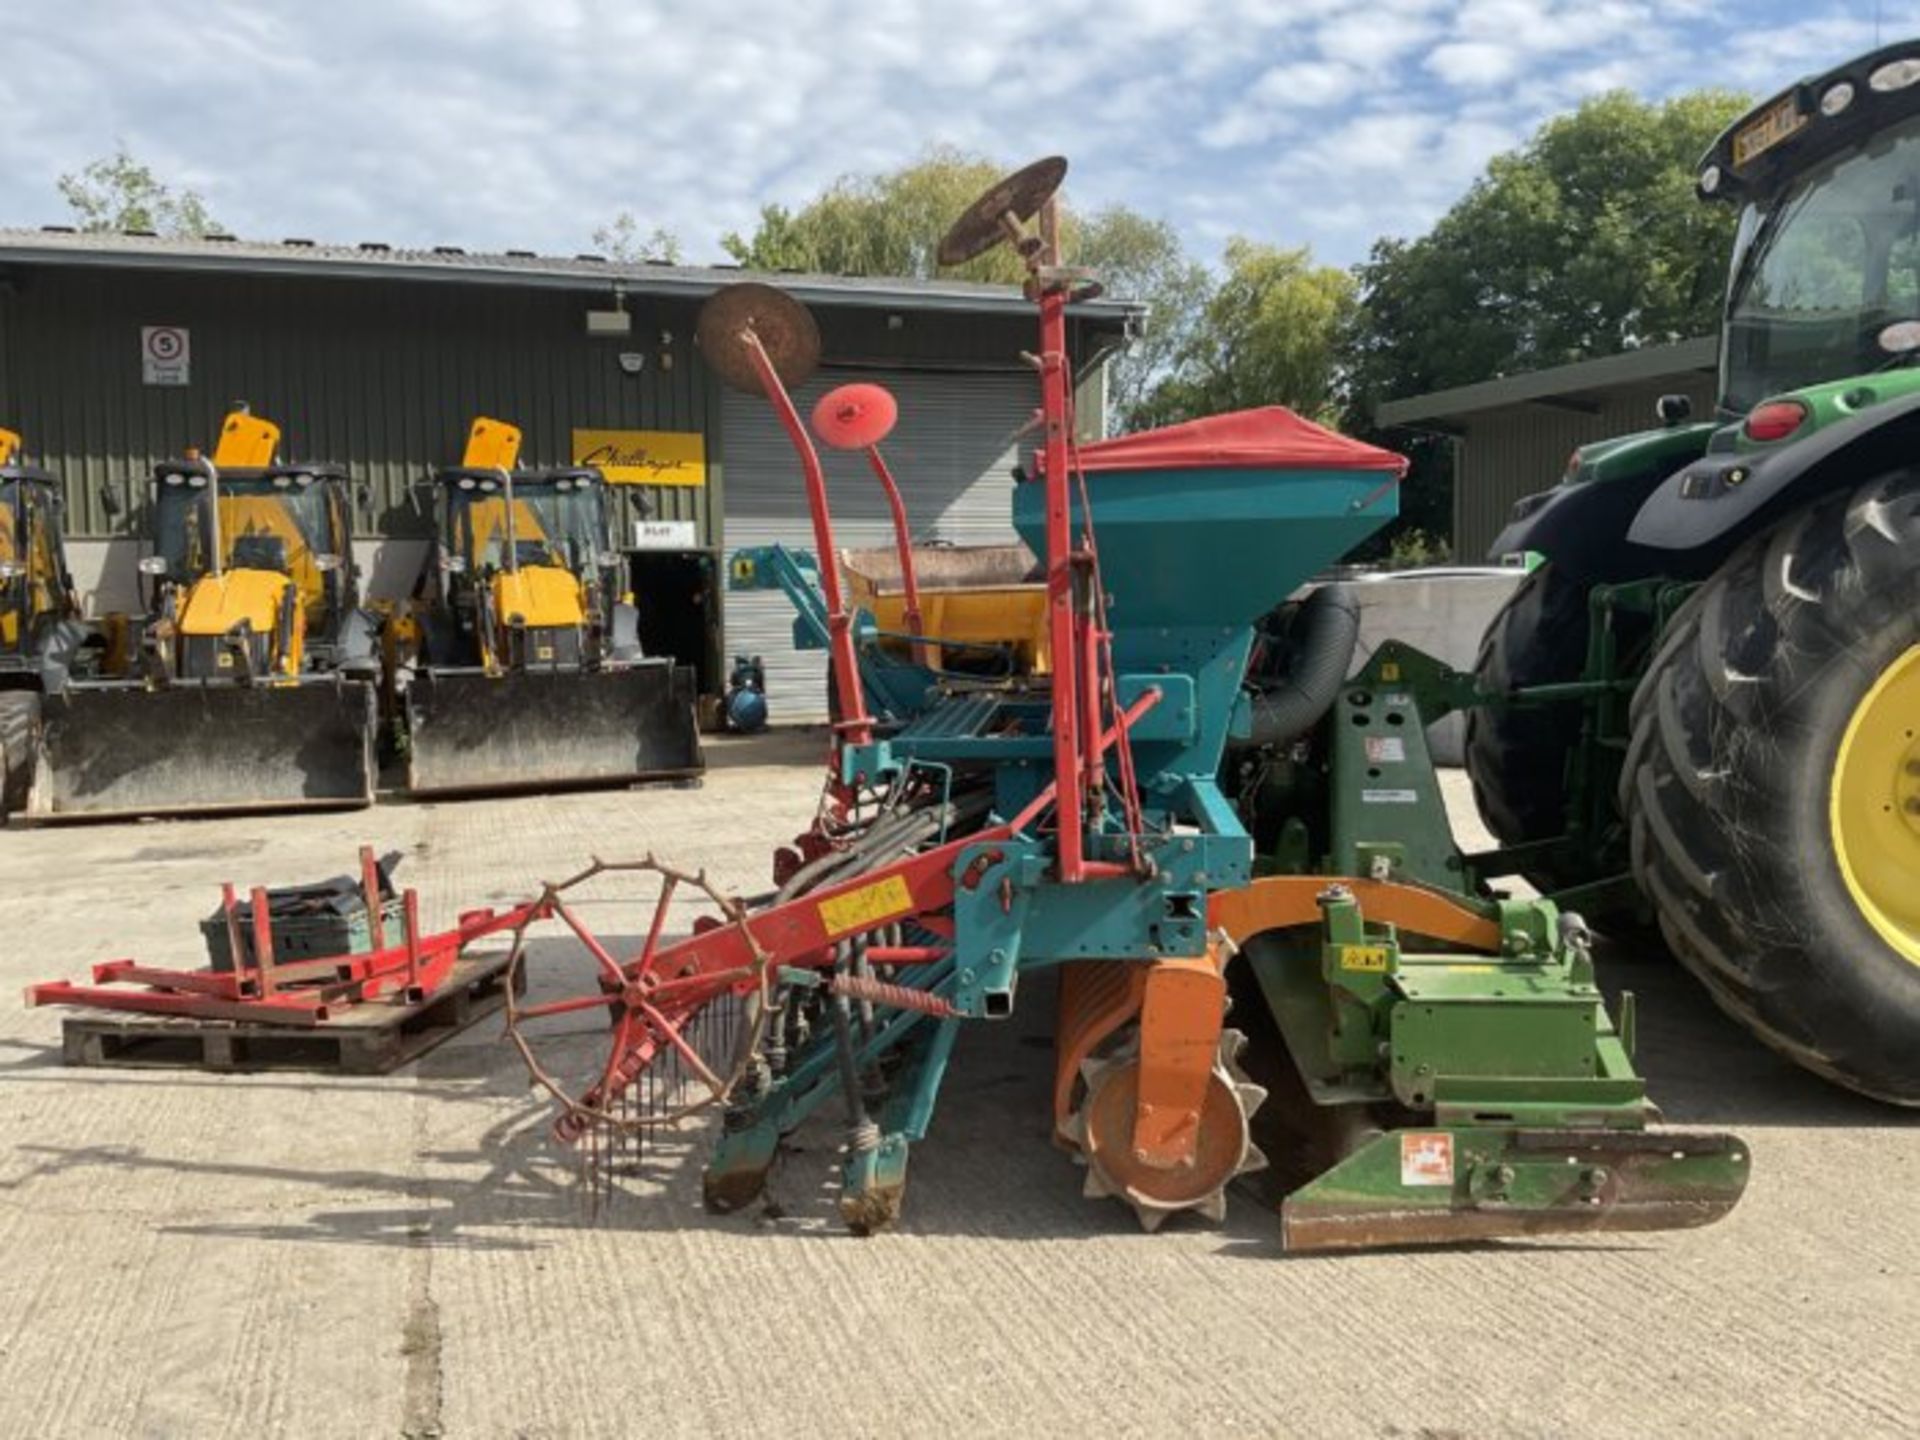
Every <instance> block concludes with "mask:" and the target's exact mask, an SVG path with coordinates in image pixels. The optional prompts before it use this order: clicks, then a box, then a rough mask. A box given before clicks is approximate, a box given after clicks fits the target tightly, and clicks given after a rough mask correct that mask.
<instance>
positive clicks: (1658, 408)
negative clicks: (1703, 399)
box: [1653, 395, 1693, 425]
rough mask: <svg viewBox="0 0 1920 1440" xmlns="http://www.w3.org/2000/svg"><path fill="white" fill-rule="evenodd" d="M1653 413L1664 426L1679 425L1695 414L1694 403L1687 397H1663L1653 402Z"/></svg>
mask: <svg viewBox="0 0 1920 1440" xmlns="http://www.w3.org/2000/svg"><path fill="white" fill-rule="evenodd" d="M1653 413H1654V414H1655V415H1656V416H1658V417H1659V419H1660V423H1661V424H1662V425H1679V424H1682V423H1684V422H1685V421H1686V420H1687V419H1688V418H1689V417H1690V416H1691V415H1692V414H1693V401H1691V400H1689V399H1688V398H1687V397H1686V396H1685V395H1662V396H1661V397H1660V398H1659V399H1658V400H1656V401H1654V402H1653Z"/></svg>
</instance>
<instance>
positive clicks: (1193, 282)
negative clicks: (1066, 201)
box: [1062, 205, 1213, 430]
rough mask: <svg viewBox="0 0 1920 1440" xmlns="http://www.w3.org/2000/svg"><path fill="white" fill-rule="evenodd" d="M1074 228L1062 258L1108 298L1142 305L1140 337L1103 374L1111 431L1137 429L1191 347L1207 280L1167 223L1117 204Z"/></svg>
mask: <svg viewBox="0 0 1920 1440" xmlns="http://www.w3.org/2000/svg"><path fill="white" fill-rule="evenodd" d="M1073 232H1074V233H1073V235H1072V237H1071V238H1072V242H1073V248H1072V249H1071V250H1070V252H1069V255H1068V258H1069V259H1070V260H1071V261H1072V262H1073V263H1074V264H1077V265H1084V266H1086V267H1088V268H1089V269H1091V270H1092V271H1093V272H1094V274H1095V275H1097V276H1098V277H1099V278H1100V282H1101V284H1103V285H1104V286H1106V289H1107V293H1108V294H1109V295H1113V296H1118V297H1120V298H1123V299H1127V300H1138V301H1140V302H1141V303H1143V304H1144V305H1145V306H1146V307H1147V316H1146V321H1145V323H1144V324H1143V325H1142V326H1141V327H1140V332H1139V334H1138V335H1137V336H1136V337H1135V338H1134V340H1133V343H1132V344H1131V345H1129V346H1128V347H1127V349H1126V351H1125V352H1124V353H1123V354H1121V355H1119V356H1116V357H1115V358H1114V360H1113V361H1112V362H1111V365H1110V367H1109V370H1108V374H1107V410H1108V418H1109V420H1110V422H1111V423H1112V425H1113V426H1114V428H1116V429H1126V430H1131V429H1137V428H1139V426H1140V423H1141V421H1142V420H1143V418H1144V416H1145V415H1146V413H1147V404H1148V399H1149V397H1150V396H1151V395H1152V393H1153V391H1154V389H1155V387H1157V386H1158V385H1159V384H1160V383H1161V382H1162V381H1163V380H1164V379H1166V377H1167V376H1169V375H1171V374H1172V373H1173V372H1174V370H1175V368H1176V367H1177V366H1178V364H1179V363H1180V357H1181V356H1182V355H1183V354H1185V353H1186V352H1187V351H1188V350H1189V349H1190V348H1191V347H1192V345H1193V343H1194V338H1195V332H1196V330H1197V328H1198V326H1199V323H1200V317H1201V313H1202V311H1203V310H1204V308H1205V306H1206V303H1207V300H1208V297H1209V296H1211V295H1212V294H1213V277H1212V276H1211V275H1210V274H1209V273H1208V272H1207V267H1206V266H1204V265H1202V264H1200V263H1199V262H1198V261H1197V260H1193V259H1191V258H1190V257H1189V256H1188V255H1187V253H1186V251H1185V250H1184V249H1182V248H1181V245H1180V236H1179V234H1178V232H1176V231H1175V230H1174V228H1173V226H1172V225H1170V224H1169V223H1168V222H1166V221H1165V220H1154V219H1149V218H1148V217H1146V216H1144V215H1142V214H1140V213H1139V212H1138V211H1135V210H1129V209H1127V208H1126V207H1125V206H1123V205H1110V206H1108V207H1106V208H1105V209H1102V210H1096V211H1094V212H1093V213H1092V214H1091V215H1088V216H1087V217H1086V218H1085V219H1084V220H1080V221H1078V222H1077V223H1076V224H1075V225H1074V227H1073ZM1062 243H1063V244H1064V243H1066V242H1065V240H1064V239H1063V242H1062Z"/></svg>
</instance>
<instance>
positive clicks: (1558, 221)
mask: <svg viewBox="0 0 1920 1440" xmlns="http://www.w3.org/2000/svg"><path fill="white" fill-rule="evenodd" d="M1746 104H1747V101H1746V100H1745V99H1744V98H1743V97H1741V96H1738V95H1733V94H1728V93H1726V92H1724V91H1716V90H1703V91H1699V92H1697V93H1695V94H1691V95H1686V96H1682V97H1680V98H1678V99H1675V100H1669V101H1667V102H1665V103H1663V104H1649V103H1648V102H1646V101H1643V100H1639V99H1637V98H1635V97H1634V96H1633V95H1630V94H1627V93H1625V92H1614V93H1611V94H1607V95H1602V96H1599V97H1597V98H1595V99H1592V100H1589V101H1587V102H1586V103H1585V104H1583V105H1581V106H1580V108H1579V109H1577V110H1575V111H1574V112H1573V113H1571V114H1569V115H1564V116H1562V117H1560V118H1559V119H1556V120H1552V121H1549V122H1548V123H1547V124H1546V125H1544V126H1542V127H1541V129H1540V130H1539V131H1537V132H1536V133H1535V134H1534V136H1533V138H1532V139H1531V140H1529V141H1528V142H1527V144H1526V145H1525V146H1523V147H1522V148H1520V149H1519V150H1516V151H1513V152H1511V153H1509V154H1506V155H1501V156H1497V157H1496V158H1495V159H1494V160H1493V161H1492V162H1491V163H1490V164H1489V165H1488V167H1487V173H1486V174H1485V175H1484V176H1483V177H1482V178H1481V179H1479V180H1478V181H1476V182H1475V183H1474V185H1473V187H1472V188H1471V189H1470V190H1468V192H1467V193H1466V195H1464V196H1463V197H1462V198H1461V199H1460V200H1459V202H1458V203H1456V204H1455V205H1454V206H1453V208H1452V209H1450V210H1449V211H1448V212H1447V213H1446V214H1445V215H1443V216H1442V217H1441V218H1440V220H1439V222H1438V223H1437V224H1435V225H1434V227H1433V229H1432V230H1431V231H1429V232H1428V233H1427V234H1426V235H1424V236H1422V237H1420V238H1419V239H1417V240H1394V239H1388V240H1382V241H1380V242H1379V243H1378V244H1376V245H1375V246H1374V248H1373V253H1372V255H1371V257H1370V258H1369V259H1368V260H1367V261H1366V263H1364V264H1363V265H1361V266H1360V269H1359V278H1360V288H1361V304H1360V307H1359V309H1358V310H1357V312H1356V313H1355V317H1354V325H1353V328H1352V330H1351V331H1350V333H1349V336H1348V339H1347V342H1346V345H1345V346H1344V350H1345V361H1346V369H1347V371H1348V379H1349V386H1350V390H1351V396H1352V400H1353V402H1354V405H1355V407H1356V409H1357V410H1358V411H1359V413H1360V414H1361V415H1366V414H1370V413H1371V411H1372V408H1373V406H1374V405H1376V404H1377V403H1379V402H1380V401H1382V400H1388V399H1393V398H1396V397H1403V396H1407V395H1416V394H1420V393H1422V392H1424V391H1428V390H1435V389H1444V388H1447V387H1450V386H1455V385H1469V384H1473V383H1476V382H1478V381H1482V380H1491V379H1494V378H1497V377H1499V376H1502V375H1509V374H1513V373H1516V372H1518V371H1524V370H1534V369H1541V368H1544V367H1546V366H1551V365H1559V364H1565V363H1567V362H1570V361H1574V360H1582V359H1588V358H1591V357H1594V356H1599V355H1611V354H1616V353H1618V352H1620V351H1622V350H1631V349H1634V348H1636V347H1638V346H1641V345H1655V344H1660V343H1663V342H1665V341H1670V340H1680V339H1685V338H1688V337H1690V336H1694V335H1700V334H1705V333H1707V332H1710V331H1711V330H1712V329H1713V328H1714V326H1715V322H1716V319H1717V314H1718V305H1719V295H1720V286H1721V282H1722V279H1723V277H1724V274H1725V269H1726V257H1727V252H1728V248H1729V245H1730V243H1731V238H1732V233H1733V223H1734V213H1733V211H1732V210H1731V209H1730V208H1729V207H1727V206H1724V205H1705V204H1702V203H1701V202H1700V201H1699V200H1697V199H1696V198H1695V196H1694V189H1693V184H1694V171H1695V167H1696V166H1697V165H1698V163H1699V160H1700V156H1701V155H1702V154H1703V153H1704V152H1705V151H1706V148H1707V146H1708V145H1709V144H1711V143H1712V141H1713V139H1714V137H1715V136H1716V135H1718V134H1719V133H1720V131H1721V130H1723V129H1724V128H1725V127H1726V126H1727V125H1728V124H1729V123H1731V122H1732V121H1733V120H1734V119H1736V118H1737V117H1738V116H1739V115H1740V113H1741V112H1742V111H1743V109H1744V108H1745V107H1746Z"/></svg>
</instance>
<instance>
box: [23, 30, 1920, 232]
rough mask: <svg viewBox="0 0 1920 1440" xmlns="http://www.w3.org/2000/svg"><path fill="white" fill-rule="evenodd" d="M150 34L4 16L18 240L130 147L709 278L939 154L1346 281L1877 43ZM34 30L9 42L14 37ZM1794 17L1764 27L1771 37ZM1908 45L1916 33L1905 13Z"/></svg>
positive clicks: (302, 225) (230, 199)
mask: <svg viewBox="0 0 1920 1440" xmlns="http://www.w3.org/2000/svg"><path fill="white" fill-rule="evenodd" d="M1788 5H1789V0H1740V4H1739V5H1738V6H1736V4H1735V0H1579V3H1569V0H1365V3H1356V0H1208V3H1207V4H1205V5H1199V6H1197V5H1194V4H1193V3H1192V0H1054V3H1052V4H1050V5H1048V6H1045V7H1036V6H1013V5H1008V4H1006V3H1004V0H993V3H951V0H950V3H945V4H942V3H937V0H920V3H897V4H893V5H889V6H886V7H876V6H872V5H870V4H867V3H863V0H729V3H727V4H724V5H715V4H706V5H702V4H699V3H696V0H543V3H542V4H541V5H540V6H538V7H535V6H529V5H526V4H524V3H520V0H327V3H326V4H324V5H316V4H313V3H312V0H199V3H198V4H197V5H196V6H195V7H192V8H191V9H183V8H182V7H171V6H168V7H163V6H154V5H151V4H150V3H145V0H91V3H89V4H87V5H85V6H78V7H76V6H68V7H63V8H56V7H54V6H52V5H49V4H39V5H32V4H30V5H28V6H26V7H24V8H25V9H26V10H27V13H26V14H24V15H16V14H11V13H10V15H9V32H8V58H9V82H8V84H9V90H8V98H7V116H8V123H7V125H6V126H4V127H0V223H6V224H39V223H44V222H49V221H58V220H61V219H63V218H64V215H63V207H62V205H61V203H60V201H59V198H58V196H57V194H56V193H55V190H54V180H55V178H56V177H57V176H58V175H59V174H60V173H62V172H63V171H70V170H73V169H76V168H78V167H79V166H81V165H83V164H85V163H86V162H87V161H88V160H90V159H93V158H95V157H97V156H99V155H102V154H104V153H106V152H108V151H109V150H110V149H111V148H112V147H113V145H114V143H115V141H116V140H117V139H120V138H124V139H125V140H126V141H127V142H128V143H129V144H130V145H131V146H132V148H133V150H134V151H135V153H136V154H138V155H139V156H140V157H141V158H143V159H145V160H146V161H147V162H148V163H149V164H151V165H152V166H153V167H154V168H155V170H156V171H158V172H159V173H161V174H162V175H163V176H165V177H166V178H169V179H171V180H174V181H176V182H178V183H183V184H186V185H190V186H193V187H194V188H197V189H199V190H201V191H202V192H203V193H204V194H205V195H206V197H207V200H208V202H209V204H210V206H211V208H212V209H213V212H214V213H215V214H216V215H217V216H219V217H220V219H221V220H223V221H224V222H226V223H227V224H228V225H229V226H231V227H232V228H234V229H235V230H236V231H238V232H239V233H241V234H243V235H249V236H259V237H265V238H273V237H279V236H286V235H303V236H310V237H313V238H316V239H337V240H347V241H355V240H376V239H377V240H386V241H389V242H392V243H395V244H433V243H451V244H460V245H465V246H467V247H468V248H469V249H482V248H507V247H518V248H535V249H541V250H548V251H554V252H558V253H571V252H573V251H575V250H580V249H584V248H586V246H587V244H588V236H589V235H590V234H591V232H592V230H593V229H594V227H595V226H596V225H598V224H601V223H603V222H604V221H606V220H607V219H609V218H610V217H611V216H612V215H613V214H614V212H616V211H618V210H620V209H623V208H624V209H631V210H633V211H634V212H635V213H636V214H637V215H638V217H639V218H640V219H641V221H642V222H643V223H644V224H646V225H653V224H663V225H666V226H668V227H669V228H671V229H673V230H675V231H677V232H678V233H679V234H680V236H681V237H682V239H683V240H684V241H685V243H686V247H687V250H688V253H689V254H690V255H691V256H692V257H694V258H698V259H711V258H715V257H716V256H717V255H718V245H717V241H718V237H719V236H720V234H721V233H722V232H724V231H726V230H728V229H735V228H745V227H750V226H751V225H752V223H753V220H754V217H755V215H756V213H757V211H758V208H759V206H760V205H762V204H763V203H766V202H769V201H778V202H781V203H785V204H789V205H796V204H802V203H804V202H805V201H806V200H807V199H808V198H810V197H811V196H812V195H814V194H816V193H818V191H819V190H820V189H821V188H822V187H823V186H825V185H826V184H828V183H830V182H831V181H832V180H833V179H834V178H835V177H837V176H839V175H841V174H844V173H848V172H859V171H871V170H875V169H882V168H887V167H891V166H894V165H899V164H902V163H905V162H907V161H909V160H911V159H912V158H913V157H914V156H916V155H917V154H918V153H920V151H922V150H923V149H924V148H925V147H926V146H928V145H929V144H933V143H940V142H947V143H953V144H958V145H961V146H964V147H968V148H972V149H976V150H981V151H984V152H987V153H989V154H992V155H994V156H996V157H997V158H999V159H1001V160H1003V161H1006V162H1007V163H1015V162H1018V161H1021V160H1025V159H1027V158H1030V157H1031V156H1033V155H1035V154H1040V153H1044V152H1046V151H1048V150H1054V149H1058V150H1061V151H1063V152H1065V153H1067V154H1068V155H1070V156H1071V157H1072V160H1073V163H1074V170H1073V174H1072V176H1071V178H1070V182H1069V184H1070V187H1071V190H1072V193H1073V195H1074V197H1075V199H1076V200H1077V201H1079V202H1081V203H1085V204H1091V205H1098V204H1105V203H1113V202H1122V203H1126V204H1130V205H1133V206H1135V207H1137V208H1139V209H1142V210H1145V211H1147V212H1149V213H1157V214H1166V215H1168V216H1169V217H1170V218H1172V219H1174V220H1175V221H1176V223H1178V224H1180V225H1182V226H1183V227H1184V228H1185V230H1186V233H1188V234H1189V236H1190V237H1192V238H1193V240H1194V242H1195V244H1196V246H1198V247H1200V248H1202V249H1203V250H1206V251H1211V250H1212V249H1213V248H1214V247H1215V246H1216V245H1217V243H1218V241H1219V239H1220V238H1221V237H1224V236H1225V235H1227V234H1231V233H1234V232H1240V233H1245V234H1249V235H1253V236H1255V237H1258V238H1262V239H1269V240H1273V241H1275V242H1277V243H1288V244H1297V243H1301V242H1302V241H1309V240H1310V241H1312V242H1313V243H1314V244H1315V245H1316V246H1317V247H1318V248H1319V250H1320V252H1321V253H1322V254H1323V255H1324V256H1326V257H1328V258H1331V259H1334V260H1338V261H1346V260H1351V259H1356V258H1358V257H1359V256H1360V255H1362V254H1364V253H1365V250H1366V248H1367V246H1368V244H1369V243H1370V242H1371V240H1372V239H1373V238H1374V237H1375V236H1377V235H1379V234H1382V233H1400V234H1404V233H1409V232H1410V231H1414V230H1417V229H1418V228H1420V227H1421V226H1422V225H1424V224H1425V223H1426V222H1427V221H1429V220H1430V219H1431V218H1432V216H1433V215H1434V214H1437V213H1438V212H1439V210H1441V209H1443V208H1444V207H1445V206H1446V204H1448V203H1450V201H1451V200H1452V199H1453V198H1455V197H1456V196H1457V195H1458V194H1459V192H1460V191H1461V190H1462V189H1463V188H1464V187H1465V186H1466V185H1467V184H1468V183H1470V181H1471V180H1472V178H1473V176H1474V175H1475V174H1477V173H1478V171H1479V168H1480V167H1481V166H1483V165H1484V164H1485V161H1486V159H1487V158H1488V156H1490V155H1491V154H1494V153H1497V151H1498V150H1499V149H1502V148H1506V147H1508V146H1511V145H1512V144H1515V143H1518V142H1519V141H1520V140H1521V139H1523V138H1524V136H1525V135H1526V134H1527V133H1528V132H1529V131H1530V130H1531V129H1532V128H1533V127H1534V126H1536V125H1537V124H1539V123H1540V121H1541V120H1543V119H1545V118H1546V117H1547V116H1549V115H1551V114H1553V113H1555V112H1557V111H1558V110H1561V109H1564V108H1566V107H1567V106H1568V105H1570V104H1571V103H1574V102H1575V101H1577V100H1578V99H1579V98H1580V97H1581V96H1583V95H1585V94H1588V93H1592V92H1593V91H1594V90H1596V89H1601V88H1606V87H1608V86H1610V85H1614V84H1619V83H1626V84H1629V85H1631V86H1632V87H1633V88H1635V89H1638V90H1640V91H1642V92H1643V93H1647V94H1651V95H1664V94H1669V93H1673V92H1674V91H1676V90H1679V89H1683V88H1688V87H1690V86H1693V85H1697V84H1701V83H1707V82H1715V83H1729V84H1736V85H1743V86H1747V87H1749V88H1754V89H1767V88H1771V87H1774V86H1777V85H1779V84H1781V83H1784V82H1785V81H1786V80H1789V79H1791V78H1793V76H1794V75H1795V74H1796V73H1798V72H1800V71H1802V70H1805V69H1809V68H1814V67H1815V66H1817V65H1819V64H1823V63H1830V62H1831V61H1835V60H1838V59H1840V58H1843V56H1844V54H1845V53H1846V52H1847V51H1848V50H1851V49H1854V48H1858V47H1859V46H1861V45H1863V44H1866V43H1870V40H1871V35H1870V33H1868V32H1869V31H1870V22H1868V21H1866V20H1863V19H1862V18H1861V15H1860V10H1859V7H1858V6H1854V5H1845V4H1841V3H1839V0H1832V3H1831V4H1830V5H1828V6H1826V7H1825V8H1822V5H1821V3H1820V0H1798V3H1797V4H1795V6H1794V8H1792V9H1789V8H1788ZM15 8H22V7H15ZM1770 8H1771V9H1777V10H1778V11H1779V12H1780V13H1778V14H1770V13H1767V12H1768V10H1769V9H1770ZM1886 8H1887V12H1888V13H1887V17H1886V22H1885V23H1886V30H1887V33H1888V34H1889V35H1890V36H1891V35H1895V34H1901V33H1914V32H1915V30H1916V28H1920V3H1902V4H1894V3H1892V0H1889V3H1888V4H1887V7H1886Z"/></svg>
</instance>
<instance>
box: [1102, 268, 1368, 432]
mask: <svg viewBox="0 0 1920 1440" xmlns="http://www.w3.org/2000/svg"><path fill="white" fill-rule="evenodd" d="M1223 259H1224V267H1225V268H1224V272H1223V273H1222V275H1221V277H1220V280H1219V283H1218V284H1217V285H1215V286H1214V287H1212V289H1211V291H1210V293H1208V294H1207V296H1206V298H1205V300H1204V302H1203V303H1202V305H1201V306H1200V309H1199V313H1198V315H1197V316H1196V317H1195V319H1194V321H1193V323H1192V325H1191V327H1190V329H1189V331H1188V334H1187V336H1186V338H1185V340H1184V342H1183V343H1182V345H1181V346H1180V348H1179V351H1178V352H1177V353H1176V354H1175V355H1174V356H1173V357H1172V363H1171V365H1170V366H1169V367H1168V373H1166V374H1164V375H1163V376H1162V377H1161V378H1160V380H1159V381H1158V383H1157V384H1155V386H1154V387H1153V389H1152V391H1151V392H1150V393H1149V395H1148V396H1147V398H1146V400H1145V402H1144V403H1143V404H1142V405H1141V406H1140V407H1139V410H1138V412H1137V413H1136V415H1135V416H1134V417H1133V418H1134V419H1136V420H1137V421H1138V422H1140V423H1141V424H1144V425H1166V424H1172V423H1174V422H1176V421H1180V420H1190V419H1193V418H1195V417H1197V416H1201V415H1214V414H1219V413H1221V412H1223V411H1228V410H1245V409H1251V408H1253V407H1255V406H1259V405H1285V406H1287V407H1289V408H1290V409H1292V410H1295V411H1297V412H1298V413H1300V414H1302V415H1305V416H1308V417H1309V418H1312V419H1316V420H1322V421H1331V420H1332V419H1333V418H1334V416H1335V412H1336V411H1337V409H1338V400H1339V396H1340V384H1339V365H1338V360H1339V344H1340V341H1341V338H1342V337H1343V335H1345V334H1346V333H1347V331H1348V328H1349V326H1350V323H1351V318H1352V313H1353V308H1354V280H1353V277H1352V276H1351V275H1350V274H1348V273H1347V272H1346V271H1345V270H1340V269H1337V268H1335V267H1333V266H1331V265H1316V264H1315V263H1314V260H1313V252H1312V251H1311V250H1309V249H1307V248H1305V247H1304V246H1303V247H1301V248H1299V249H1281V248H1278V247H1275V246H1272V245H1262V244H1260V243H1258V242H1257V241H1253V240H1247V239H1243V238H1240V237H1237V236H1236V237H1235V238H1234V239H1232V240H1229V241H1228V242H1227V248H1226V252H1225V255H1224V257H1223Z"/></svg>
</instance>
